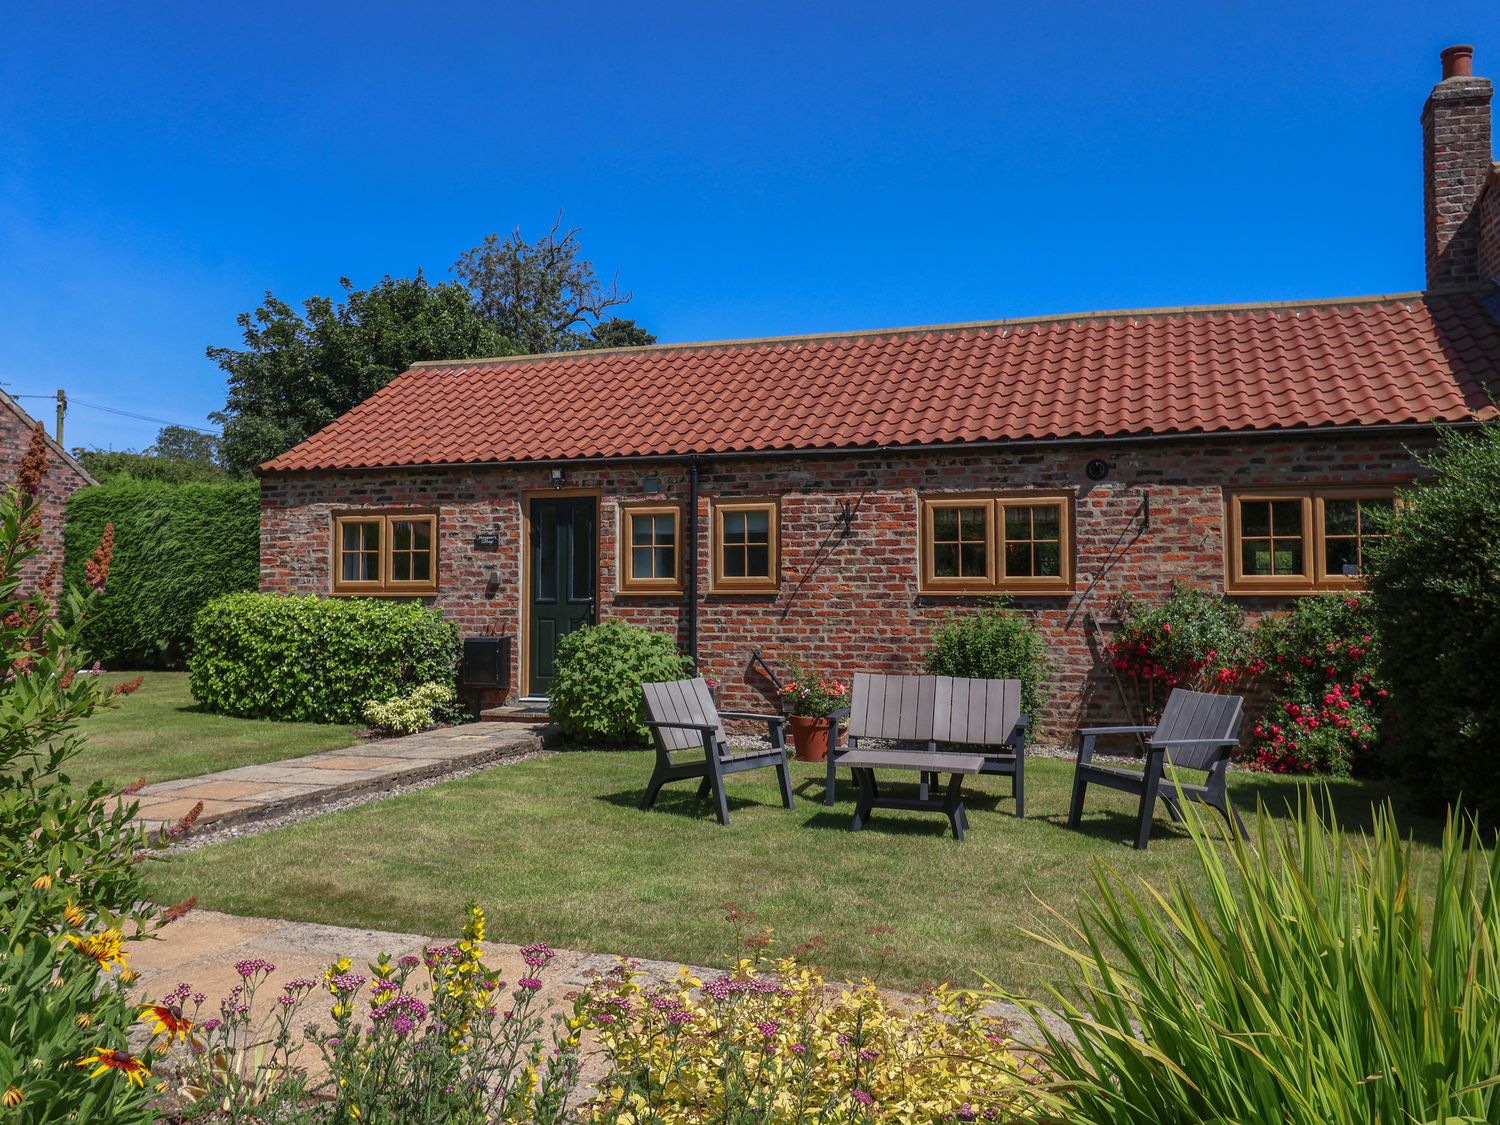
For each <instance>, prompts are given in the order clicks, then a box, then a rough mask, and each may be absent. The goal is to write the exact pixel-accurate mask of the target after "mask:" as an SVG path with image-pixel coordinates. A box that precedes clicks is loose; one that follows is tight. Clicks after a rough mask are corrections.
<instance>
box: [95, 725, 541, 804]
mask: <svg viewBox="0 0 1500 1125" xmlns="http://www.w3.org/2000/svg"><path fill="white" fill-rule="evenodd" d="M545 730H546V728H544V727H543V726H541V725H539V724H528V725H523V724H513V723H469V724H466V725H464V726H455V727H440V728H438V729H437V730H430V731H424V732H422V733H421V734H412V735H407V736H405V737H402V738H383V739H379V740H375V741H370V742H366V743H364V744H362V745H359V746H351V747H345V748H344V749H341V750H326V751H324V752H323V753H321V754H309V755H307V756H306V757H302V758H288V759H286V760H284V761H280V762H265V763H262V764H261V765H255V766H238V767H236V768H234V769H228V770H220V771H218V772H217V773H209V774H203V775H202V776H199V777H185V778H179V779H178V780H176V781H160V782H157V783H156V784H154V785H148V786H146V787H145V788H144V789H142V790H141V791H140V792H139V793H137V794H136V795H135V796H134V797H127V798H124V799H125V800H136V801H139V802H140V810H139V812H138V814H137V815H138V817H139V819H140V821H141V823H142V825H143V826H144V827H145V828H146V829H147V830H148V831H155V830H157V829H161V828H166V827H169V826H171V825H172V824H174V823H175V822H176V821H177V820H178V819H179V818H181V817H183V816H185V815H187V814H188V812H190V811H191V810H192V808H193V807H194V806H195V805H196V804H197V803H198V802H199V801H202V802H203V809H202V812H200V813H199V815H198V820H197V825H196V827H198V828H203V827H206V826H209V825H212V826H213V827H215V828H225V827H228V826H230V825H233V824H241V823H245V822H249V821H255V820H259V819H262V818H265V817H271V816H277V815H279V814H282V813H285V812H288V811H291V810H293V809H298V808H304V807H307V806H315V805H322V804H327V803H329V802H332V801H335V800H340V799H342V798H345V797H348V796H350V795H352V794H357V793H363V792H374V791H378V790H382V789H389V788H392V787H394V786H398V785H406V784H410V783H412V782H416V781H424V780H428V779H431V778H436V777H443V776H445V775H447V774H451V773H455V772H457V771H460V770H466V769H472V768H474V767H475V766H480V765H486V764H488V763H491V762H496V761H500V760H502V759H506V758H512V757H516V756H518V755H521V754H530V753H535V752H536V751H538V750H541V749H542V748H543V745H544V734H543V732H544V731H545Z"/></svg>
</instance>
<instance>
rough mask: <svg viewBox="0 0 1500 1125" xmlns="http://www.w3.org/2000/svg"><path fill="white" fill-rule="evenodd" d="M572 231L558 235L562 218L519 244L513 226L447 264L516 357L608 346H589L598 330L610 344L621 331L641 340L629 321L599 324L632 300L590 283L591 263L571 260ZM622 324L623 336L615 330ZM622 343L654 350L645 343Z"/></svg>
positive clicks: (612, 287)
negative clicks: (603, 331)
mask: <svg viewBox="0 0 1500 1125" xmlns="http://www.w3.org/2000/svg"><path fill="white" fill-rule="evenodd" d="M578 231H579V228H578V227H570V228H568V229H567V230H564V229H563V227H562V216H561V215H559V216H558V217H557V220H556V221H555V222H554V223H553V224H552V229H551V230H549V231H548V232H547V233H546V234H544V235H543V236H542V237H541V238H539V239H537V240H536V241H535V242H527V241H526V240H525V239H524V238H523V237H522V236H521V228H520V227H517V228H516V229H515V230H513V231H511V232H510V234H508V235H506V236H505V237H504V238H503V239H502V238H501V237H500V236H499V235H498V234H491V235H488V236H486V238H485V240H484V241H483V242H482V243H481V244H480V245H478V246H476V247H475V248H474V249H472V250H470V251H469V252H468V253H466V254H465V255H464V256H463V257H461V258H459V260H458V261H457V262H455V263H454V264H453V272H454V273H455V274H456V275H457V276H458V278H459V280H460V281H462V282H463V284H464V285H465V286H466V287H467V288H468V290H469V294H470V297H471V299H472V300H473V303H474V307H475V308H476V309H478V310H479V313H480V315H481V316H483V317H484V318H485V320H487V321H488V322H489V323H490V324H492V325H494V327H495V328H497V329H498V330H499V331H500V332H501V333H502V334H504V335H505V336H506V337H507V338H509V339H510V340H511V341H513V342H514V343H515V345H516V348H517V351H518V353H519V354H521V355H534V354H540V353H542V352H565V351H576V350H578V349H580V348H588V347H615V346H617V345H615V344H602V343H595V342H594V340H595V336H594V335H593V334H592V332H593V331H597V330H599V329H602V328H604V326H605V325H606V324H608V325H615V326H616V327H612V328H608V329H606V331H607V332H608V333H610V334H611V335H610V338H614V337H615V336H616V335H618V334H620V333H621V332H622V331H624V332H626V333H629V334H639V335H642V336H649V335H650V333H646V332H642V330H641V329H638V328H636V327H635V322H634V321H621V320H619V319H618V318H615V319H614V320H611V321H606V322H604V324H601V323H600V318H601V317H602V316H603V315H604V313H605V311H606V310H608V309H611V308H613V307H615V306H616V305H623V304H627V303H628V302H629V301H630V299H631V297H632V294H630V293H621V292H620V286H619V282H618V280H613V281H611V282H610V283H609V286H608V287H607V288H606V287H605V286H604V285H603V284H601V283H600V281H599V279H598V278H597V277H595V276H594V265H593V263H592V262H590V261H588V260H587V259H585V258H581V257H580V256H579V254H580V251H581V247H580V246H579V243H578ZM623 325H628V326H629V327H628V329H622V328H620V327H618V326H623ZM630 342H632V343H635V342H641V343H654V342H655V338H654V337H652V339H651V340H639V341H638V340H636V339H632V340H631V341H630Z"/></svg>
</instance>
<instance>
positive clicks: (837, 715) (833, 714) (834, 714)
mask: <svg viewBox="0 0 1500 1125" xmlns="http://www.w3.org/2000/svg"><path fill="white" fill-rule="evenodd" d="M828 717H829V718H830V719H847V718H848V717H849V708H847V707H840V708H839V709H838V710H837V711H830V712H828Z"/></svg>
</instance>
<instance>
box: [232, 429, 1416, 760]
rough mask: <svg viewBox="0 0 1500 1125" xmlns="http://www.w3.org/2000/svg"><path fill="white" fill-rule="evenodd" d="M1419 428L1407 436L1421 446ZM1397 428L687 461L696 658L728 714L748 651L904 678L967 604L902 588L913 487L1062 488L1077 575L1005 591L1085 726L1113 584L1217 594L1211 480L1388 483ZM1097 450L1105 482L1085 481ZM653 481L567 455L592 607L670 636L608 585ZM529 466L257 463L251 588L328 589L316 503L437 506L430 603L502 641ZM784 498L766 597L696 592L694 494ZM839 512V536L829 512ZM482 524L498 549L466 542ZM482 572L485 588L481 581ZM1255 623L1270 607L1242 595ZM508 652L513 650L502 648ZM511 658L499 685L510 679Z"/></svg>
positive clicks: (748, 676)
mask: <svg viewBox="0 0 1500 1125" xmlns="http://www.w3.org/2000/svg"><path fill="white" fill-rule="evenodd" d="M1425 442H1426V439H1425V438H1423V439H1415V444H1417V445H1419V446H1420V445H1422V444H1425ZM1413 443H1414V441H1413V439H1410V438H1406V439H1402V438H1397V437H1368V436H1358V435H1356V436H1348V437H1335V438H1327V439H1320V440H1297V441H1288V440H1265V439H1258V440H1236V441H1229V440H1203V439H1198V440H1180V441H1175V440H1162V441H1155V442H1148V443H1139V444H1123V443H1116V444H1113V445H1111V444H1108V443H1100V444H1098V445H1096V446H1083V445H1079V446H1066V447H1063V446H1053V447H1043V446H1037V447H1031V448H1018V449H1017V451H1015V452H1011V453H986V454H973V455H956V454H936V453H934V454H931V455H895V456H891V457H889V458H887V457H883V456H880V455H874V454H871V455H867V456H853V457H851V456H839V457H827V456H821V457H818V456H803V457H788V458H785V459H775V460H771V459H765V460H743V461H738V462H704V464H703V466H702V476H701V493H702V506H701V510H700V519H699V533H700V538H699V551H698V558H699V560H700V562H699V566H700V576H699V590H700V594H699V599H700V601H699V605H700V609H699V652H700V658H701V660H700V663H701V666H702V667H703V669H704V670H705V671H707V672H709V673H711V674H712V675H714V676H716V677H717V678H719V679H720V680H721V681H723V683H724V699H725V703H726V705H727V706H730V707H734V708H741V709H747V708H748V709H757V710H764V709H766V708H768V707H774V703H775V701H774V699H773V698H772V696H771V693H770V688H769V684H768V683H767V682H766V681H765V680H764V679H763V678H762V677H760V676H759V675H757V674H756V673H755V672H754V671H753V670H752V669H751V668H750V665H749V655H750V652H751V650H752V649H756V648H758V649H760V650H761V651H762V652H763V653H764V655H765V656H766V658H767V660H768V661H769V662H770V663H771V665H772V667H774V668H776V669H777V670H778V673H780V672H783V671H784V670H785V669H786V668H787V667H788V665H789V664H790V663H791V662H792V661H793V659H800V660H801V662H802V663H803V664H804V666H809V667H815V668H818V669H821V670H828V671H839V672H844V673H848V672H852V671H855V670H860V669H864V670H871V671H896V672H910V671H915V670H916V669H917V668H918V667H919V665H920V663H921V660H922V657H923V655H924V653H925V652H926V650H927V647H928V641H929V638H930V636H931V634H932V631H933V629H934V627H935V626H936V625H938V624H939V623H940V622H941V621H942V619H943V618H944V617H945V616H946V615H948V614H949V613H952V612H955V611H962V609H963V608H964V607H966V606H972V605H974V604H976V602H975V600H974V599H965V598H951V597H930V596H919V595H918V594H917V523H916V510H917V495H918V494H919V493H932V492H940V491H970V490H975V491H980V490H991V489H994V490H1004V489H1018V488H1043V489H1053V490H1056V489H1067V490H1071V491H1072V492H1073V494H1074V496H1075V497H1076V502H1075V539H1076V567H1075V570H1076V583H1075V589H1074V592H1073V594H1072V595H1071V596H1067V597H1061V596H1058V597H1027V598H1022V599H1019V600H1018V604H1019V605H1020V607H1021V608H1022V609H1023V610H1024V611H1025V612H1027V613H1028V614H1030V615H1031V616H1032V618H1033V619H1034V621H1035V623H1036V625H1037V627H1038V629H1039V630H1040V631H1041V632H1042V634H1043V636H1044V637H1045V639H1046V642H1047V645H1048V648H1049V651H1050V654H1051V661H1052V697H1051V701H1050V703H1049V704H1048V707H1047V711H1046V713H1045V714H1044V715H1043V716H1042V725H1043V726H1044V727H1045V728H1046V729H1047V730H1048V731H1049V732H1050V733H1051V734H1052V735H1053V736H1057V735H1060V734H1063V733H1065V732H1066V731H1067V730H1069V729H1071V728H1072V727H1073V726H1076V725H1080V723H1081V722H1082V721H1085V720H1087V721H1091V722H1094V721H1105V720H1118V719H1119V718H1120V717H1121V711H1120V708H1119V704H1118V702H1117V700H1116V697H1115V689H1114V687H1113V683H1112V680H1111V678H1110V677H1109V675H1108V674H1107V672H1104V671H1102V670H1101V669H1100V668H1099V662H1098V661H1097V658H1096V652H1095V644H1094V639H1093V635H1092V630H1091V627H1090V622H1091V619H1092V618H1096V617H1097V618H1099V619H1101V620H1102V621H1104V622H1106V623H1107V622H1108V621H1109V620H1111V619H1112V612H1111V611H1112V607H1113V602H1114V600H1115V598H1116V597H1117V595H1119V594H1120V593H1121V592H1124V591H1130V592H1132V593H1137V594H1143V595H1147V596H1150V595H1165V594H1166V593H1168V592H1170V590H1171V587H1172V584H1173V582H1174V581H1175V580H1177V579H1185V580H1187V581H1190V582H1193V583H1197V584H1201V585H1203V586H1207V587H1210V588H1216V589H1222V587H1223V581H1224V554H1223V518H1224V510H1223V488H1224V487H1226V486H1238V487H1257V486H1275V485H1282V484H1286V485H1294V484H1310V483H1324V482H1340V483H1380V482H1388V481H1404V480H1409V479H1411V478H1412V477H1413V476H1414V475H1415V474H1416V473H1417V465H1416V463H1415V461H1414V459H1413V457H1412V454H1411V452H1409V449H1408V447H1409V446H1411V445H1412V444H1413ZM1094 457H1101V458H1103V459H1105V460H1106V461H1108V462H1109V463H1110V465H1111V471H1110V474H1109V476H1108V478H1107V479H1106V480H1104V481H1102V482H1100V483H1097V484H1095V483H1092V482H1089V481H1088V480H1087V479H1086V477H1085V476H1084V472H1083V468H1084V465H1085V464H1086V463H1087V462H1088V461H1089V459H1090V458H1094ZM648 474H655V475H658V476H659V477H660V479H661V487H662V492H661V493H660V494H656V495H659V496H661V497H662V498H670V499H686V497H687V493H688V481H687V470H686V466H685V465H683V464H682V463H680V462H659V463H655V464H646V463H642V464H639V465H631V466H628V467H618V466H613V467H582V466H581V467H577V468H570V469H568V471H567V479H566V486H567V487H568V488H589V489H599V490H601V493H602V497H601V503H600V520H599V524H600V528H599V531H600V534H599V538H600V544H599V548H600V551H599V553H600V560H599V590H600V616H601V618H602V617H615V618H620V619H624V620H628V621H632V622H634V623H637V624H640V625H645V626H649V627H651V628H655V629H661V630H666V631H672V632H675V633H676V634H677V635H678V638H679V641H680V642H682V643H684V644H685V641H686V632H685V629H684V626H683V602H682V600H681V599H669V598H660V597H645V596H640V595H623V594H619V593H618V592H617V591H616V588H617V560H616V538H615V536H616V531H617V529H618V526H619V516H618V508H617V506H616V505H617V504H618V502H619V501H621V500H635V499H642V498H644V497H645V495H646V494H645V493H643V491H642V489H643V481H644V480H645V478H646V477H647V475H648ZM549 490H550V483H549V481H548V479H547V471H546V470H545V469H539V468H537V469H532V468H521V469H511V468H476V469H458V470H421V471H385V472H368V473H284V474H269V475H267V476H265V477H264V478H263V480H262V490H261V504H262V515H261V586H262V589H265V590H269V591H276V592H280V593H299V594H326V593H327V592H328V590H329V583H330V568H331V562H330V558H331V551H332V543H331V514H332V513H333V512H334V511H336V510H347V509H357V508H366V507H368V508H379V507H384V506H420V507H436V508H438V509H439V510H440V520H439V552H440V561H439V575H440V582H441V590H440V593H439V595H438V596H437V597H436V598H435V599H432V601H433V604H435V605H437V606H438V607H439V608H441V609H442V610H443V611H444V612H445V613H446V614H447V615H448V616H449V617H451V618H452V619H453V620H455V621H457V622H458V623H459V624H460V626H461V627H462V628H463V630H464V632H465V634H466V635H481V634H503V635H510V636H512V637H517V638H518V641H517V644H516V645H515V646H513V647H514V649H515V650H516V652H518V651H519V648H520V644H519V634H520V627H521V610H522V604H521V551H522V542H521V535H522V532H521V526H522V525H521V506H520V500H521V497H522V496H523V495H524V494H526V493H528V492H547V491H549ZM767 495H774V496H779V497H780V498H781V589H780V592H779V593H777V594H776V595H774V596H771V595H763V596H753V595H734V596H729V595H722V594H709V593H707V592H706V591H707V589H708V575H707V558H708V519H707V515H708V499H709V498H710V497H733V496H767ZM845 501H848V502H850V503H851V504H853V505H854V506H855V509H856V514H855V517H854V520H853V525H852V532H851V534H850V535H849V537H848V538H841V537H840V536H839V535H838V533H837V523H836V520H837V517H838V514H839V512H840V508H841V505H842V504H843V503H844V502H845ZM481 533H495V534H498V535H499V538H500V548H499V549H498V550H496V551H482V550H476V549H475V547H474V537H475V536H476V535H478V534H481ZM491 569H495V570H498V571H499V574H500V579H501V580H500V583H499V586H498V588H497V589H496V590H495V592H494V593H493V594H491V593H488V592H487V591H486V575H487V573H488V572H489V571H490V570H491ZM1241 601H1242V603H1243V604H1244V605H1245V607H1246V608H1247V610H1249V611H1250V612H1251V613H1252V616H1253V615H1257V614H1260V613H1263V612H1266V611H1274V610H1277V609H1283V608H1285V607H1286V604H1287V602H1286V601H1285V600H1284V599H1272V598H1245V599H1241ZM513 660H514V661H516V662H517V664H518V657H517V656H514V655H513ZM519 672H520V670H519V667H518V666H514V667H513V668H512V676H511V683H512V685H513V687H514V686H515V685H516V684H518V682H519V680H518V677H519Z"/></svg>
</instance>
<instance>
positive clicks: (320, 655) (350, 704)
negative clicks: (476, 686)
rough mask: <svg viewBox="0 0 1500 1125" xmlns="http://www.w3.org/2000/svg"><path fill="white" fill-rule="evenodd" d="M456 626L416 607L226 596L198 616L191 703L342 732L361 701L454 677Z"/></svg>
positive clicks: (340, 600)
mask: <svg viewBox="0 0 1500 1125" xmlns="http://www.w3.org/2000/svg"><path fill="white" fill-rule="evenodd" d="M459 651H460V643H459V635H458V626H457V625H455V624H453V622H451V621H446V620H444V619H443V617H442V616H441V615H440V614H439V613H438V612H437V611H436V610H431V609H428V608H427V607H426V606H424V605H422V604H421V603H420V602H415V601H401V602H398V601H385V600H382V599H379V598H311V597H309V598H288V597H282V596H280V595H277V594H228V595H226V596H224V597H222V598H215V599H214V600H213V601H211V602H209V603H208V605H206V606H204V607H203V609H202V610H201V611H200V612H199V614H198V619H197V622H196V624H195V626H194V629H193V655H192V657H191V659H189V661H188V671H189V672H190V673H191V676H190V678H189V683H190V685H191V687H192V692H193V698H194V699H196V700H198V702H200V703H202V704H204V705H205V706H207V707H209V708H210V709H212V710H214V711H221V712H223V713H224V714H226V715H241V716H244V717H246V718H256V719H289V720H293V721H296V722H316V723H348V722H353V721H355V720H356V719H358V718H359V717H360V713H361V710H362V709H363V707H364V704H365V702H366V701H368V700H371V699H390V698H392V697H393V696H397V695H401V694H403V693H405V692H408V691H410V690H411V689H413V688H415V687H417V686H419V685H422V684H434V683H435V684H453V683H455V682H456V680H457V676H458V658H459Z"/></svg>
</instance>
